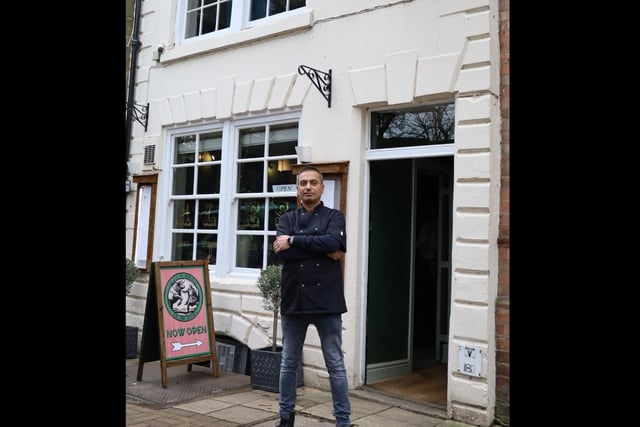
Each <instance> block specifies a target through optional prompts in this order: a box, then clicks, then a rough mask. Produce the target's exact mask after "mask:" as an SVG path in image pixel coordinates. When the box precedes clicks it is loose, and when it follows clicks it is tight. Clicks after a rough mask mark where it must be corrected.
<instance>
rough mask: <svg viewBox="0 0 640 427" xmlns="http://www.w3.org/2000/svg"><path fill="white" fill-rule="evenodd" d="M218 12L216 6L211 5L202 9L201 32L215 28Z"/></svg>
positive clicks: (210, 31) (205, 32) (208, 31)
mask: <svg viewBox="0 0 640 427" xmlns="http://www.w3.org/2000/svg"><path fill="white" fill-rule="evenodd" d="M217 14H218V6H217V5H213V6H210V7H206V8H204V9H202V33H201V34H208V33H212V32H214V31H215V30H216V15H217Z"/></svg>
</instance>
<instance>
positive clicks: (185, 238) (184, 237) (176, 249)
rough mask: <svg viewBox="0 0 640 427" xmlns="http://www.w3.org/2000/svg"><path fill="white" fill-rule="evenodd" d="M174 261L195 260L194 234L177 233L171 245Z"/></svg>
mask: <svg viewBox="0 0 640 427" xmlns="http://www.w3.org/2000/svg"><path fill="white" fill-rule="evenodd" d="M171 259H172V260H173V261H191V260H192V259H193V234H186V233H176V234H174V235H173V242H172V244H171Z"/></svg>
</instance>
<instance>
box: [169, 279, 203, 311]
mask: <svg viewBox="0 0 640 427" xmlns="http://www.w3.org/2000/svg"><path fill="white" fill-rule="evenodd" d="M164 305H165V307H166V308H167V311H169V313H170V314H171V317H173V318H174V319H176V320H179V321H181V322H187V321H189V320H191V319H193V318H194V317H196V316H197V315H198V313H200V309H201V308H202V287H201V286H200V284H199V283H198V281H197V280H196V279H195V277H193V276H192V275H190V274H188V273H178V274H176V275H175V276H173V277H171V279H169V281H168V282H167V286H166V287H165V288H164Z"/></svg>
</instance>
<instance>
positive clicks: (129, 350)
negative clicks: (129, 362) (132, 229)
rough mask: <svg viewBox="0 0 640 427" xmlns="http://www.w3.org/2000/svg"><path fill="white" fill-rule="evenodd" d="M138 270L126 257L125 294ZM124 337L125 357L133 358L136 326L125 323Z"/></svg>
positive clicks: (135, 344)
mask: <svg viewBox="0 0 640 427" xmlns="http://www.w3.org/2000/svg"><path fill="white" fill-rule="evenodd" d="M138 272H139V270H138V267H137V266H136V264H135V263H134V262H133V261H132V260H130V259H129V258H126V261H125V277H124V282H125V285H126V295H129V292H131V287H132V286H133V282H134V281H135V280H136V278H137V277H138ZM125 337H126V338H125V339H126V341H125V353H126V355H125V357H126V358H127V359H133V358H135V357H136V356H137V355H138V327H137V326H126V325H125Z"/></svg>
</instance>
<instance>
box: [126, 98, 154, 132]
mask: <svg viewBox="0 0 640 427" xmlns="http://www.w3.org/2000/svg"><path fill="white" fill-rule="evenodd" d="M127 110H129V114H131V115H132V117H133V118H134V119H136V121H137V122H138V123H140V124H141V125H142V126H144V131H145V132H146V131H147V124H148V123H149V103H147V105H141V104H131V105H129V107H128V108H127Z"/></svg>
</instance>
